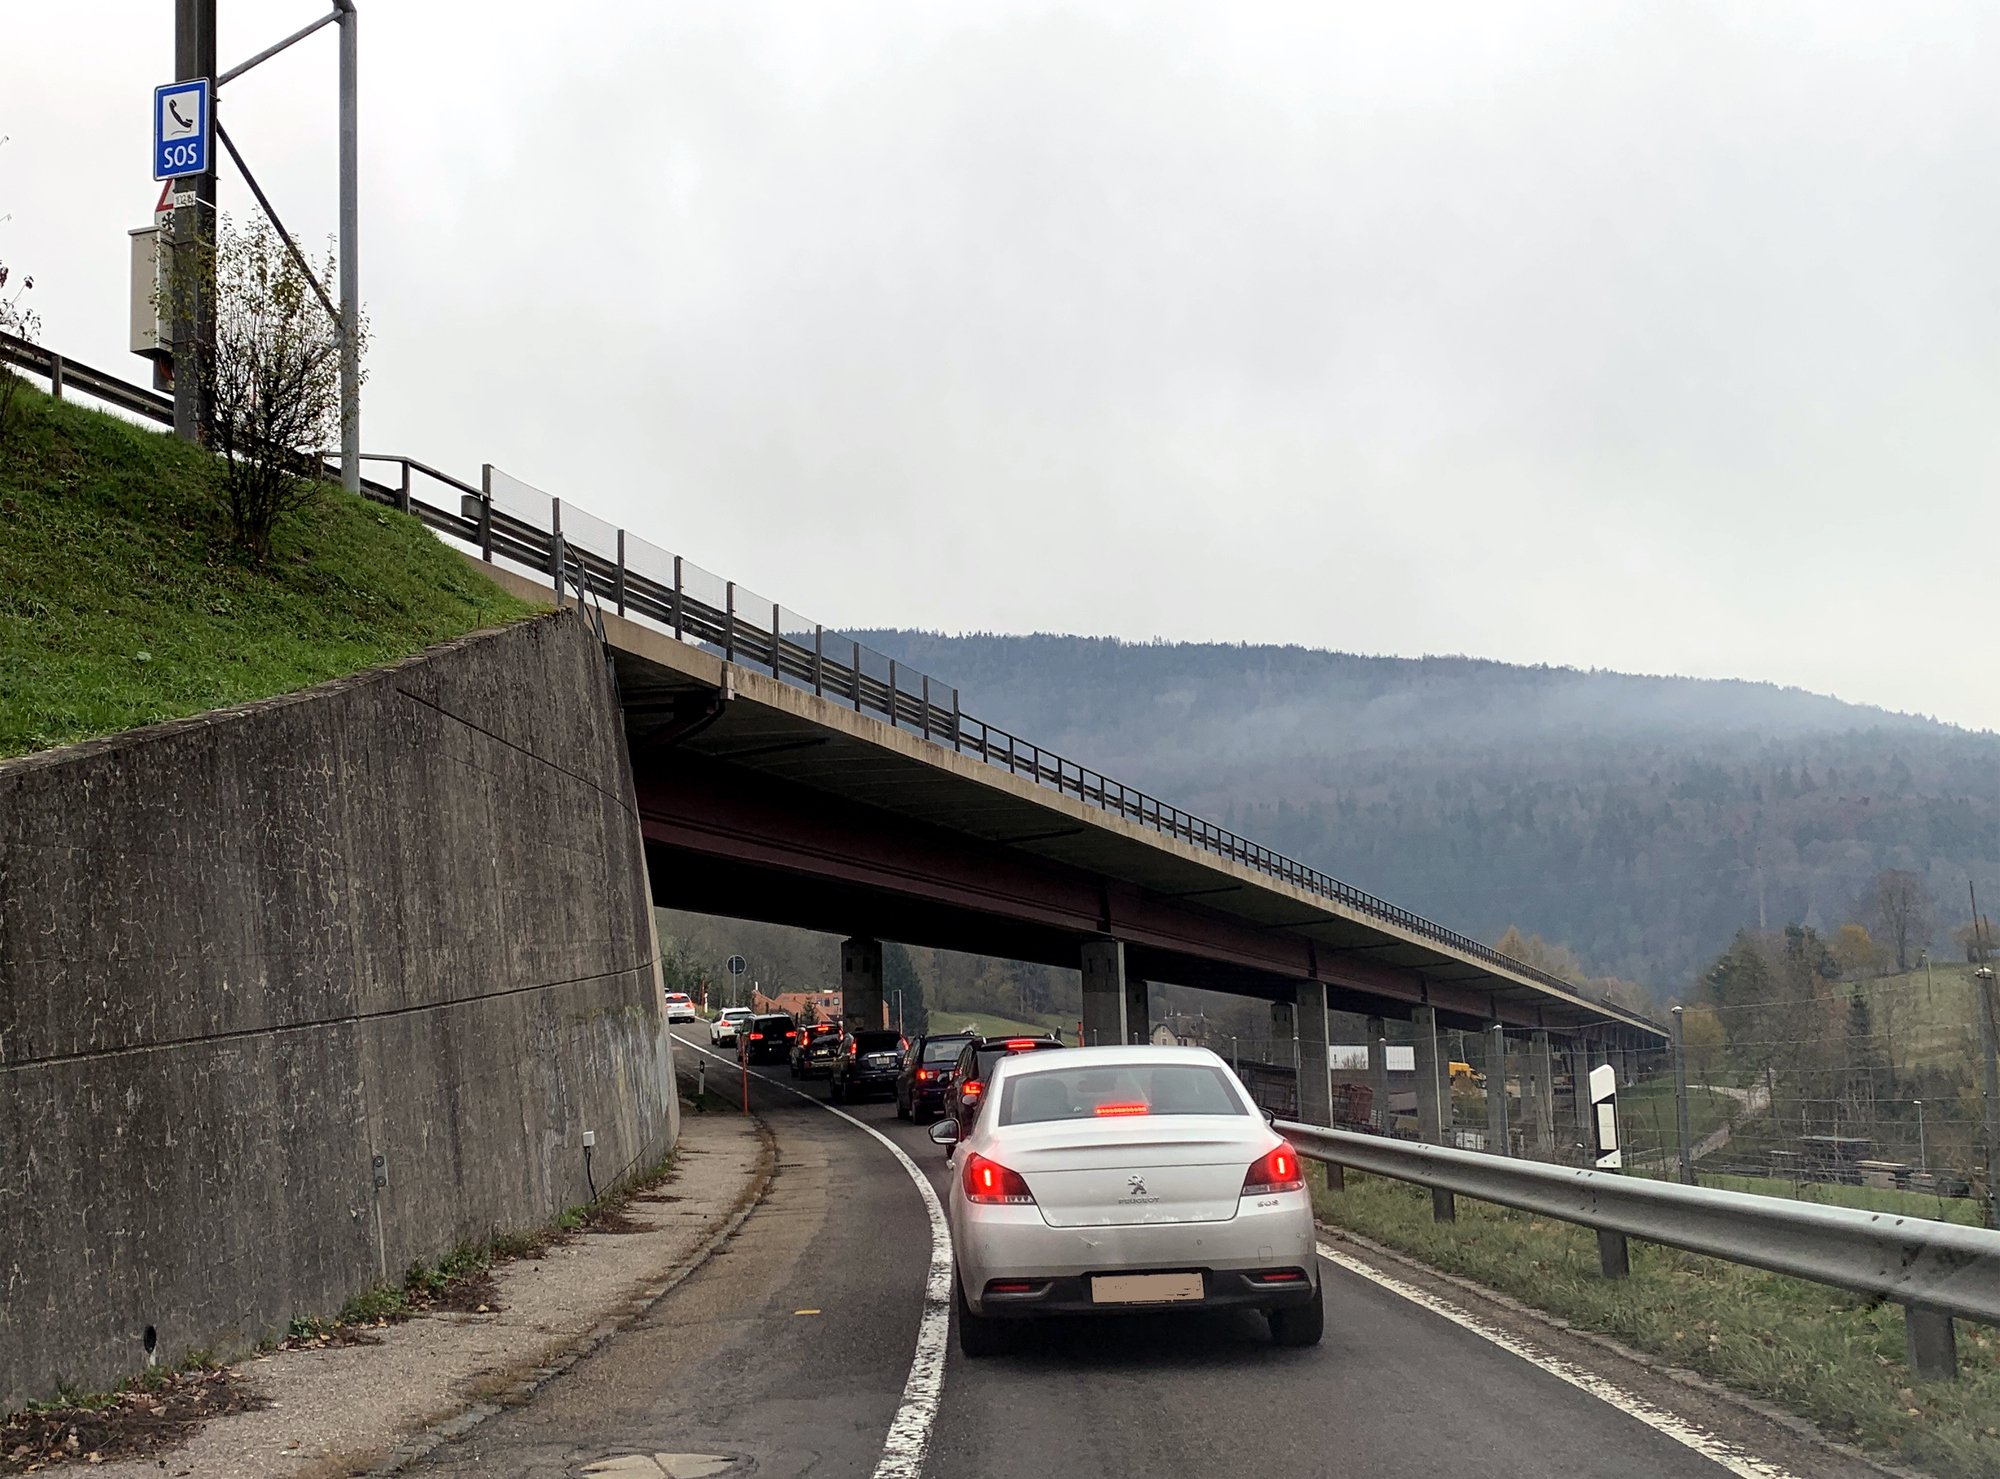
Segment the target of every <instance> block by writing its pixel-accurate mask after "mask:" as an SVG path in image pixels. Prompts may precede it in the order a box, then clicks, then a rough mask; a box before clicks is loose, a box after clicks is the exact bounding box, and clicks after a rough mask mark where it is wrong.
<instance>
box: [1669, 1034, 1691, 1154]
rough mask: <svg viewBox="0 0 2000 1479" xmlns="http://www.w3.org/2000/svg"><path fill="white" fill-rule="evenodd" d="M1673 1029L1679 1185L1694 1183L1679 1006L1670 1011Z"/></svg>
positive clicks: (1684, 1053)
mask: <svg viewBox="0 0 2000 1479" xmlns="http://www.w3.org/2000/svg"><path fill="white" fill-rule="evenodd" d="M1671 1016H1672V1020H1673V1029H1674V1133H1675V1134H1676V1135H1677V1136H1678V1137H1679V1138H1680V1146H1681V1185H1682V1186H1693V1185H1694V1144H1693V1142H1692V1141H1690V1140H1689V1139H1688V1074H1687V1041H1686V1039H1685V1038H1684V1037H1683V1036H1682V1027H1681V1008H1679V1007H1675V1008H1674V1009H1673V1012H1672V1013H1671Z"/></svg>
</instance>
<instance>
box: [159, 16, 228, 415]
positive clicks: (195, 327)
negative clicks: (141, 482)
mask: <svg viewBox="0 0 2000 1479" xmlns="http://www.w3.org/2000/svg"><path fill="white" fill-rule="evenodd" d="M214 76H215V0H174V79H175V80H176V81H179V80H181V79H182V78H188V77H208V78H211V79H212V78H213V77H214ZM209 109H210V117H209V129H210V132H211V133H212V132H213V131H214V128H215V116H214V115H215V113H216V112H217V111H219V108H218V99H217V98H216V96H215V92H214V90H213V89H211V90H210V93H209ZM214 163H215V161H214V160H213V159H212V158H211V159H210V161H209V164H210V168H209V170H208V171H207V173H205V174H199V175H190V176H187V177H185V178H183V179H179V180H175V181H174V182H173V186H174V189H175V190H176V192H185V193H191V194H192V195H193V196H194V204H193V205H191V206H182V207H179V208H177V209H176V210H175V211H174V218H173V224H172V227H171V229H172V232H173V239H172V247H173V254H174V255H173V279H172V308H173V335H174V342H173V367H174V435H175V436H177V437H179V438H180V439H181V440H182V441H184V442H195V443H197V444H205V443H206V442H207V441H208V423H209V418H210V407H209V386H208V378H207V376H208V370H209V367H210V366H211V365H212V364H213V362H214V358H215V256H214V244H215V170H214V167H213V166H214Z"/></svg>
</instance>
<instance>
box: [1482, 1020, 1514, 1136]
mask: <svg viewBox="0 0 2000 1479" xmlns="http://www.w3.org/2000/svg"><path fill="white" fill-rule="evenodd" d="M1512 1138H1513V1137H1512V1136H1511V1135H1510V1134H1509V1131H1508V1125H1507V1029H1506V1028H1504V1027H1502V1026H1501V1025H1500V1024H1499V1023H1498V1022H1495V1023H1493V1024H1492V1025H1490V1026H1489V1027H1488V1028H1487V1029H1486V1149H1487V1153H1488V1154H1490V1155H1512V1154H1513V1153H1514V1147H1513V1143H1512Z"/></svg>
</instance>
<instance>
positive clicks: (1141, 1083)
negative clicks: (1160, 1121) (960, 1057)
mask: <svg viewBox="0 0 2000 1479" xmlns="http://www.w3.org/2000/svg"><path fill="white" fill-rule="evenodd" d="M1249 1113H1251V1109H1250V1106H1249V1104H1248V1103H1246V1102H1245V1101H1244V1099H1243V1096H1242V1094H1241V1093H1239V1092H1238V1090H1237V1088H1236V1086H1235V1085H1234V1084H1233V1083H1231V1082H1230V1079H1229V1075H1228V1074H1227V1073H1226V1072H1225V1071H1224V1070H1223V1069H1221V1068H1219V1067H1216V1066H1214V1065H1212V1064H1207V1063H1134V1064H1130V1065H1123V1064H1121V1065H1118V1066H1115V1067H1105V1066H1103V1065H1101V1064H1100V1065H1098V1066H1096V1067H1079V1068H1047V1069H1038V1070H1037V1071H1035V1072H1034V1073H1022V1074H1018V1075H1015V1076H1013V1077H1010V1078H1009V1079H1008V1080H1007V1083H1006V1086H1005V1089H1004V1091H1003V1092H1002V1094H1001V1096H1000V1123H1001V1124H1003V1125H1035V1124H1043V1123H1046V1122H1048V1121H1050V1120H1077V1119H1091V1118H1094V1117H1096V1116H1099V1115H1106V1116H1110V1115H1128V1114H1129V1115H1142V1114H1209V1115H1236V1114H1249Z"/></svg>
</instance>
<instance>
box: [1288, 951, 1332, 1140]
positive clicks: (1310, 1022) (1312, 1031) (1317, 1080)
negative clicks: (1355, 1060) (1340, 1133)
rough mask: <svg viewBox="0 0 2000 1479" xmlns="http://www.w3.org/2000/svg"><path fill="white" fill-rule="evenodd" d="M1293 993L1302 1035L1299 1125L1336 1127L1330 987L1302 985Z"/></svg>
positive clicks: (1314, 984) (1315, 983) (1317, 982)
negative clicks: (1329, 1032)
mask: <svg viewBox="0 0 2000 1479" xmlns="http://www.w3.org/2000/svg"><path fill="white" fill-rule="evenodd" d="M1292 989H1293V999H1294V1002H1295V1007H1294V1010H1295V1012H1296V1014H1297V1015H1296V1019H1295V1020H1296V1021H1297V1024H1298V1033H1299V1121H1300V1123H1302V1124H1307V1125H1324V1126H1326V1127H1327V1128H1328V1129H1331V1128H1332V1127H1333V1080H1332V1078H1331V1077H1330V1075H1329V1070H1330V1068H1331V1067H1332V1065H1331V1064H1330V1063H1329V1062H1328V1055H1327V1041H1326V1040H1327V1031H1326V983H1325V982H1324V981H1301V982H1299V984H1298V985H1297V986H1295V987H1293V988H1292Z"/></svg>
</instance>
